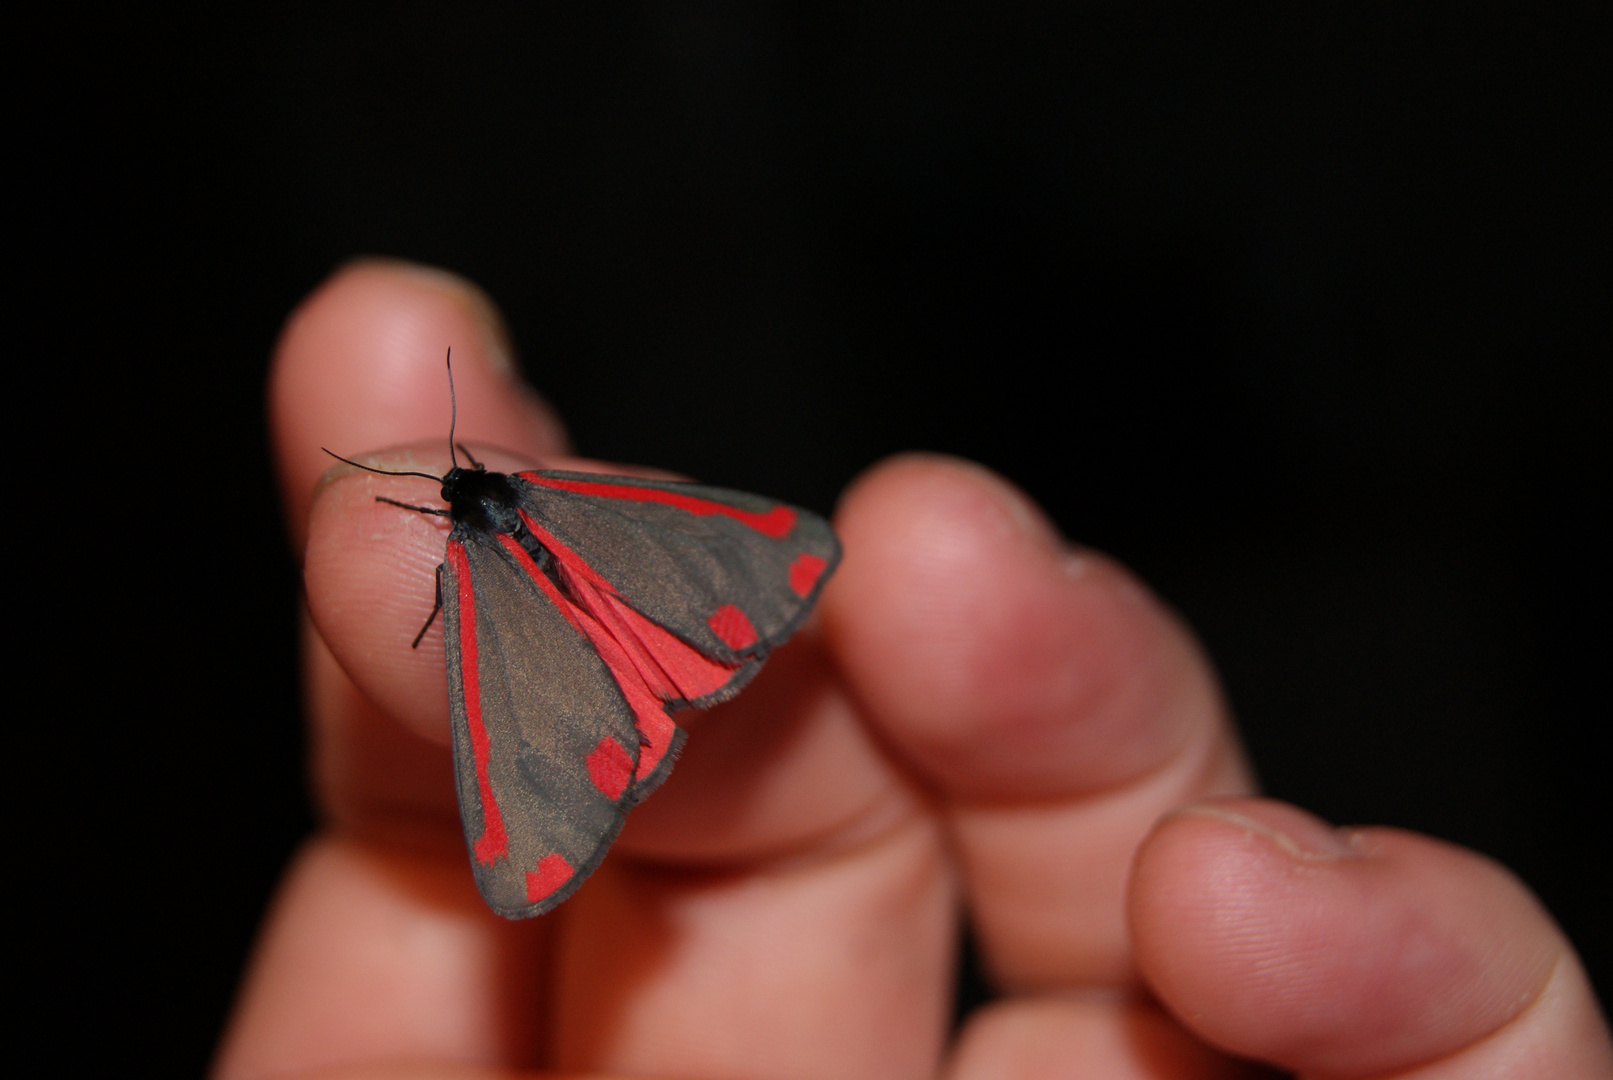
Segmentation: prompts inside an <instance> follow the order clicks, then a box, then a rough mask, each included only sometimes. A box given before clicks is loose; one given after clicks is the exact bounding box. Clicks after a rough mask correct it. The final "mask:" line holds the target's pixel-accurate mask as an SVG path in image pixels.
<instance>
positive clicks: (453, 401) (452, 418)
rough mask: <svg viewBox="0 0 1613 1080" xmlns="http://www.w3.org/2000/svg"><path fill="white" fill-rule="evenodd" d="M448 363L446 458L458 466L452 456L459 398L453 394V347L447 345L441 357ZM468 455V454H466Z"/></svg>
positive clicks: (456, 459) (457, 460)
mask: <svg viewBox="0 0 1613 1080" xmlns="http://www.w3.org/2000/svg"><path fill="white" fill-rule="evenodd" d="M443 363H445V364H447V365H448V460H449V461H452V462H453V463H454V468H456V469H457V468H459V459H458V458H457V457H455V456H454V425H455V424H457V423H459V399H458V398H456V397H455V396H454V347H453V346H452V345H450V346H448V355H447V356H445V357H444V358H443ZM466 456H467V457H468V456H469V455H468V454H467V455H466Z"/></svg>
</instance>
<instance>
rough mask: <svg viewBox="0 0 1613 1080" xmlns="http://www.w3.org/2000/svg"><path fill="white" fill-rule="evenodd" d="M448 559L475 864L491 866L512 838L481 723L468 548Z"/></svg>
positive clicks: (452, 547)
mask: <svg viewBox="0 0 1613 1080" xmlns="http://www.w3.org/2000/svg"><path fill="white" fill-rule="evenodd" d="M448 559H449V561H450V562H452V563H453V564H454V581H455V582H457V583H458V585H459V678H460V682H461V684H462V685H463V686H464V689H465V694H464V697H465V726H466V727H467V728H469V729H470V747H471V757H472V758H473V760H474V761H475V764H476V788H477V790H478V791H479V792H480V794H481V798H482V835H481V836H480V837H479V838H478V839H477V840H476V842H475V843H474V844H473V845H471V847H472V851H473V852H474V854H475V856H476V861H477V862H479V863H483V864H486V865H491V864H492V863H493V862H494V861H495V860H497V859H501V858H503V857H504V856H505V855H508V854H509V850H510V842H509V837H508V836H507V835H506V834H505V832H504V816H503V815H502V814H501V813H499V809H498V800H497V799H495V798H494V797H493V781H492V778H491V777H490V776H489V775H488V771H487V768H488V762H489V761H490V760H491V759H492V756H493V746H492V741H491V740H490V739H489V738H488V736H487V725H486V724H484V723H483V722H482V683H481V668H480V666H478V664H477V660H476V591H475V588H474V587H473V586H472V584H471V579H470V561H469V560H468V559H467V558H466V557H465V545H464V544H462V543H460V542H458V541H457V540H456V541H453V542H450V543H449V545H448Z"/></svg>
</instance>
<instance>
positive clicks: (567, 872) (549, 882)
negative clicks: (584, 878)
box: [526, 855, 577, 904]
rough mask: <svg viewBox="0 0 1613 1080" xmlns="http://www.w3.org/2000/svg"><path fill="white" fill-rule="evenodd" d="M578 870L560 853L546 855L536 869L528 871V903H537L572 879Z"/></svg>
mask: <svg viewBox="0 0 1613 1080" xmlns="http://www.w3.org/2000/svg"><path fill="white" fill-rule="evenodd" d="M576 872H577V871H575V870H573V869H572V868H571V864H570V863H568V862H567V861H566V860H565V859H564V858H563V857H562V856H560V855H545V856H544V857H543V858H541V859H539V860H538V868H537V869H536V870H528V871H527V872H526V899H527V903H529V904H535V903H537V902H538V901H539V900H542V899H543V898H544V897H545V896H549V895H550V894H552V893H553V892H554V891H555V890H556V889H558V888H560V886H562V885H564V884H565V883H566V882H568V881H570V880H571V878H572V875H574V874H575V873H576Z"/></svg>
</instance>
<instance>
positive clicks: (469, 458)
mask: <svg viewBox="0 0 1613 1080" xmlns="http://www.w3.org/2000/svg"><path fill="white" fill-rule="evenodd" d="M454 445H455V446H456V447H458V448H459V452H460V453H461V454H464V455H465V460H466V461H469V462H470V463H471V464H472V465H474V466H476V471H477V472H486V471H487V466H486V465H483V464H482V463H481V462H480V461H477V460H476V455H475V454H472V453H471V452H470V451H469V450H468V449H466V447H465V444H464V443H455V444H454Z"/></svg>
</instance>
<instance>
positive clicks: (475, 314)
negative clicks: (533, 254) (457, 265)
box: [343, 255, 519, 381]
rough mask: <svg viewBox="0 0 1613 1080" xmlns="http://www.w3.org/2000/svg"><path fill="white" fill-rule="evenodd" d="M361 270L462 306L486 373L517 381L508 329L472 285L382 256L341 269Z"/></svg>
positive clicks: (435, 269) (448, 274) (448, 272)
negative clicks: (405, 280) (402, 280)
mask: <svg viewBox="0 0 1613 1080" xmlns="http://www.w3.org/2000/svg"><path fill="white" fill-rule="evenodd" d="M365 267H372V268H376V269H382V270H386V271H388V272H390V273H394V274H398V275H401V276H407V277H409V278H412V279H414V280H415V281H417V282H419V283H420V284H421V285H424V286H426V287H427V288H429V289H432V290H434V291H436V292H439V293H442V294H444V295H445V296H448V297H449V298H451V299H452V300H453V301H455V302H456V303H460V304H464V305H465V306H466V307H467V308H468V309H469V314H470V316H471V319H472V320H473V321H474V322H475V324H476V327H477V331H478V336H479V337H480V338H481V339H482V341H481V350H480V355H481V356H482V357H483V359H484V360H485V361H486V363H487V367H488V370H489V371H491V372H493V373H494V374H497V375H502V376H504V377H505V378H509V379H516V380H517V381H519V379H518V372H517V370H516V365H515V348H514V345H513V343H512V341H511V339H510V332H509V329H508V328H507V327H506V326H505V325H504V319H503V318H502V317H501V316H500V315H499V312H498V307H497V306H496V305H495V304H494V303H493V301H492V300H491V299H489V298H488V295H487V294H486V293H485V292H483V291H482V290H481V288H480V287H478V286H477V285H476V283H475V282H473V281H471V280H470V279H469V278H464V277H461V276H460V275H458V274H456V273H454V272H453V271H452V270H444V269H442V268H441V267H439V266H430V265H427V264H426V263H417V262H411V261H410V260H408V259H398V258H392V257H390V256H383V255H361V256H358V257H357V258H354V259H352V260H350V261H349V262H348V263H346V264H345V266H344V267H343V269H348V268H355V269H358V268H365Z"/></svg>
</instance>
